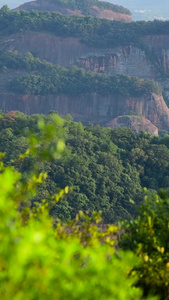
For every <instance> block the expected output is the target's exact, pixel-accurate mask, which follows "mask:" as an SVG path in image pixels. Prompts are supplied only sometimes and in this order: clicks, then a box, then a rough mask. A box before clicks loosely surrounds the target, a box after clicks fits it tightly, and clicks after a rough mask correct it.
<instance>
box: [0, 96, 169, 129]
mask: <svg viewBox="0 0 169 300" xmlns="http://www.w3.org/2000/svg"><path fill="white" fill-rule="evenodd" d="M0 109H2V110H3V112H8V111H11V110H19V111H21V112H24V113H25V114H36V113H38V114H41V113H43V114H48V113H49V111H50V110H55V111H57V112H58V113H59V114H61V115H62V116H65V115H66V114H71V115H72V116H73V118H74V120H75V121H81V122H83V123H84V124H88V123H94V124H101V125H107V124H108V123H109V122H111V121H112V120H113V119H115V118H117V117H118V116H120V115H128V114H131V112H132V113H133V114H137V115H138V116H141V117H144V118H146V119H148V120H149V121H150V122H151V123H152V124H153V125H154V126H156V127H157V128H158V129H160V130H169V109H168V108H167V106H166V104H165V101H164V99H163V97H162V96H160V95H157V94H151V95H147V96H146V97H145V96H144V97H138V98H125V97H122V96H118V95H108V96H101V95H98V94H96V93H92V94H84V95H80V96H77V97H71V96H67V95H58V96H55V95H47V96H35V95H16V94H1V95H0ZM151 131H152V130H150V132H151ZM155 131H156V130H155Z"/></svg>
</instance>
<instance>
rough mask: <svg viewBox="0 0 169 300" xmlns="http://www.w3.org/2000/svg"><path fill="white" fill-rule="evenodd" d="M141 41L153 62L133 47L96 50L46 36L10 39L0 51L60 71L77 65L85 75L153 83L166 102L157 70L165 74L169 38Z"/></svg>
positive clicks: (166, 83)
mask: <svg viewBox="0 0 169 300" xmlns="http://www.w3.org/2000/svg"><path fill="white" fill-rule="evenodd" d="M143 41H144V43H145V44H146V46H148V48H149V49H150V50H151V53H152V57H154V58H153V59H154V61H153V60H152V58H151V60H149V59H148V58H147V56H146V54H145V51H144V50H142V49H140V48H138V47H136V46H134V45H128V46H119V47H114V48H113V47H112V48H109V49H108V48H101V49H98V48H95V47H91V46H88V45H86V44H85V43H82V42H81V40H80V39H78V38H71V37H65V38H63V37H58V36H55V35H52V34H46V33H18V34H14V35H11V36H9V37H8V38H7V39H6V40H4V41H3V42H1V43H0V50H6V51H9V50H17V51H19V52H20V53H22V54H26V53H27V52H32V53H33V54H34V55H35V56H38V57H40V58H41V59H46V60H47V61H50V62H52V63H54V64H59V65H61V66H64V67H70V66H71V65H77V66H78V67H82V68H84V69H85V70H86V71H94V72H101V73H106V74H108V75H115V74H119V73H120V74H125V75H129V76H137V77H140V78H149V79H153V80H155V81H158V82H159V83H160V84H161V85H162V86H163V88H164V91H165V93H166V96H167V97H168V100H169V79H164V78H162V76H161V74H160V72H159V69H161V70H164V71H165V72H167V73H168V74H169V35H163V36H158V35H153V36H146V37H144V39H143Z"/></svg>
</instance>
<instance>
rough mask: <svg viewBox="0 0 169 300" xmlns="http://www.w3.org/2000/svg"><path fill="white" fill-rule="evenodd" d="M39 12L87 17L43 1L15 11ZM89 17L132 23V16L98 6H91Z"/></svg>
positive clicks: (81, 13) (79, 12)
mask: <svg viewBox="0 0 169 300" xmlns="http://www.w3.org/2000/svg"><path fill="white" fill-rule="evenodd" d="M21 9H24V10H27V11H30V10H32V9H33V10H39V11H50V12H52V11H55V12H59V13H61V14H63V15H70V16H73V15H74V16H81V17H82V16H85V14H84V13H83V12H82V11H81V10H77V9H76V10H72V9H69V8H66V7H63V6H61V5H59V4H56V3H54V2H53V3H52V2H50V1H48V0H43V1H42V0H41V1H38V0H37V1H31V2H27V3H24V4H22V5H20V6H19V7H17V8H16V9H14V10H21ZM87 15H91V16H93V17H96V18H102V19H108V20H117V21H124V22H131V15H130V14H125V13H119V12H115V11H113V10H109V9H100V8H99V7H98V6H97V5H94V6H91V7H90V9H89V12H88V14H87Z"/></svg>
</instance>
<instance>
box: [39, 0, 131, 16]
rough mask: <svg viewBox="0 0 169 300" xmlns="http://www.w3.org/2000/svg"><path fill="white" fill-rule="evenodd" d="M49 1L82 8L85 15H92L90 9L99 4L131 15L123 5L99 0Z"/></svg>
mask: <svg viewBox="0 0 169 300" xmlns="http://www.w3.org/2000/svg"><path fill="white" fill-rule="evenodd" d="M38 2H43V0H38ZM48 2H49V3H50V2H51V3H54V4H56V5H59V6H61V7H63V8H69V9H72V10H80V11H82V13H83V14H85V15H88V14H89V15H90V9H91V8H92V7H93V6H97V7H98V8H100V9H107V10H111V11H114V12H117V13H121V14H126V15H131V13H130V11H129V10H128V9H126V8H124V7H122V6H119V5H115V4H112V3H110V2H103V1H99V0H48Z"/></svg>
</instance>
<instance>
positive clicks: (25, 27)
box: [0, 6, 169, 48]
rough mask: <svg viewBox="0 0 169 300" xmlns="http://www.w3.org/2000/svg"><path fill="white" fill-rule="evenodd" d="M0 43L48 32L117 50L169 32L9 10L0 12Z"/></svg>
mask: <svg viewBox="0 0 169 300" xmlns="http://www.w3.org/2000/svg"><path fill="white" fill-rule="evenodd" d="M0 28H1V31H0V39H1V40H3V39H4V38H5V37H7V36H9V35H11V34H14V33H18V32H27V31H35V32H42V31H43V32H48V33H51V34H55V35H57V36H62V37H68V36H71V37H77V38H80V39H81V40H82V41H83V42H84V43H86V44H88V45H91V46H95V47H98V48H99V47H114V46H119V45H128V44H136V45H137V46H140V47H142V45H143V41H142V39H141V38H142V37H143V36H145V35H154V34H158V35H165V34H168V32H169V21H165V22H163V21H159V20H155V21H153V22H145V21H138V22H131V23H122V22H118V21H109V20H106V19H97V18H92V17H90V16H89V17H88V16H87V17H84V18H82V17H77V16H66V15H62V14H58V13H50V12H40V11H34V10H32V11H30V12H27V11H24V10H20V11H10V9H9V8H8V7H7V6H3V7H2V8H1V9H0Z"/></svg>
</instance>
